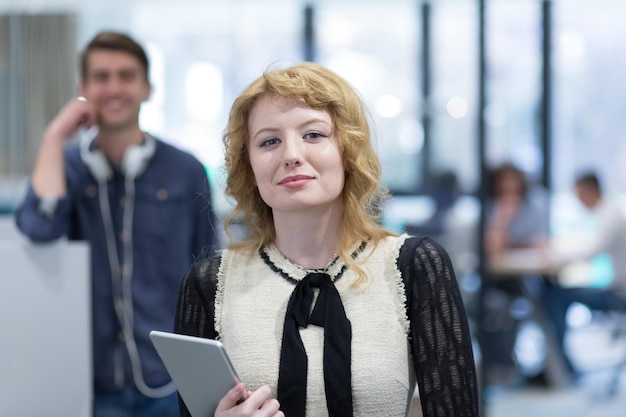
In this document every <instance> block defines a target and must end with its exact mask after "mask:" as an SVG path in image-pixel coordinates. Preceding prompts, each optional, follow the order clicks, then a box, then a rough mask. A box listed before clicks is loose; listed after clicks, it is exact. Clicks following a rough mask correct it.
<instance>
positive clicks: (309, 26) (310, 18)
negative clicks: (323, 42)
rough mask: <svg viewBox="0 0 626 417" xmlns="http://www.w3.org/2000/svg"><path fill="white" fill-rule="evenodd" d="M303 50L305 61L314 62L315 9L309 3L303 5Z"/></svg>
mask: <svg viewBox="0 0 626 417" xmlns="http://www.w3.org/2000/svg"><path fill="white" fill-rule="evenodd" d="M303 52H304V60H305V61H310V62H315V52H316V45H315V9H314V8H313V6H312V5H310V4H307V5H306V6H305V7H304V33H303Z"/></svg>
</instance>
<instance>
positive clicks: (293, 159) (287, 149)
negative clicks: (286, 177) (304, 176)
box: [283, 138, 303, 166]
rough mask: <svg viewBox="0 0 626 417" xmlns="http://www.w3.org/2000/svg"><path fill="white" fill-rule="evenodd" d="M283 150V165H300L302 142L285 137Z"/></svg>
mask: <svg viewBox="0 0 626 417" xmlns="http://www.w3.org/2000/svg"><path fill="white" fill-rule="evenodd" d="M283 149H284V152H283V163H284V164H285V166H293V165H300V164H301V163H302V160H303V153H302V151H303V150H302V142H301V141H300V140H298V139H297V138H296V139H287V140H286V141H285V146H284V148H283Z"/></svg>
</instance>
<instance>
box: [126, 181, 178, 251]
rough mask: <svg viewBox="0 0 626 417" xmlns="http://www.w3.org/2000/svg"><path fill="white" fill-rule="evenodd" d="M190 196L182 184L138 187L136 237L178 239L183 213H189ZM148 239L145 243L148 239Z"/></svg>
mask: <svg viewBox="0 0 626 417" xmlns="http://www.w3.org/2000/svg"><path fill="white" fill-rule="evenodd" d="M188 202H189V198H188V197H187V198H186V197H185V192H184V191H183V190H182V189H181V188H177V187H172V186H166V185H164V186H151V187H145V188H141V189H138V190H137V191H136V193H135V208H134V216H133V217H134V223H135V233H137V234H138V235H136V236H135V238H140V239H141V240H144V236H145V238H146V239H147V240H148V242H151V243H153V244H163V243H164V242H168V241H176V239H175V236H176V235H177V230H178V229H179V226H180V222H181V220H183V219H181V217H183V216H188V215H189V214H188V210H186V209H185V207H186V206H187V205H188ZM148 242H146V243H148Z"/></svg>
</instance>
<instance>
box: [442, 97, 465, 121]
mask: <svg viewBox="0 0 626 417" xmlns="http://www.w3.org/2000/svg"><path fill="white" fill-rule="evenodd" d="M446 109H447V110H448V114H449V115H450V116H452V117H453V118H455V119H461V118H463V117H464V116H465V115H466V114H467V101H465V99H464V98H461V97H452V98H451V99H450V100H448V104H447V105H446Z"/></svg>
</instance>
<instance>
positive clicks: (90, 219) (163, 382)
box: [15, 32, 218, 417]
mask: <svg viewBox="0 0 626 417" xmlns="http://www.w3.org/2000/svg"><path fill="white" fill-rule="evenodd" d="M148 74H149V62H148V58H147V56H146V53H145V51H144V49H143V48H142V47H141V46H140V45H139V44H138V43H137V42H135V41H134V40H133V39H132V38H130V37H129V36H127V35H125V34H122V33H116V32H102V33H99V34H97V35H96V36H95V37H94V38H93V39H92V40H91V41H90V42H89V43H88V45H87V47H86V48H85V50H84V51H83V53H82V54H81V57H80V77H81V79H80V83H79V86H78V92H79V97H78V98H75V99H72V100H70V101H69V102H68V103H67V104H66V105H65V106H64V107H63V108H62V109H61V110H60V112H59V113H58V114H57V115H56V117H55V118H54V119H53V120H52V121H51V122H50V124H49V125H48V126H47V128H46V130H45V133H44V135H43V137H42V139H41V144H40V147H39V150H38V154H37V159H36V161H35V167H34V170H33V172H32V176H31V179H30V183H29V186H28V190H27V193H26V196H25V199H24V201H23V202H22V204H21V205H20V207H19V208H18V210H17V211H16V214H15V216H16V217H15V220H16V224H17V226H18V228H19V229H20V230H21V232H22V233H24V234H25V235H26V236H28V237H29V238H30V239H31V240H32V241H34V242H47V241H51V240H54V239H58V238H61V237H63V236H65V237H67V238H69V239H71V240H85V241H87V242H89V245H90V248H91V278H92V284H91V287H92V307H93V312H92V320H93V335H92V336H93V376H94V417H117V416H120V417H121V416H125V417H128V416H137V417H144V416H145V417H147V416H150V417H166V416H167V417H169V416H172V417H173V416H178V397H177V394H176V389H175V386H174V385H173V383H172V382H171V380H170V377H169V375H168V373H167V371H166V369H165V368H164V366H163V364H162V362H161V360H160V358H159V357H158V355H157V353H156V351H155V350H154V347H153V346H152V343H151V341H150V339H149V332H150V331H151V330H155V329H156V330H165V331H172V329H173V324H174V311H175V307H176V297H177V293H178V288H179V284H180V281H181V279H182V277H183V274H184V273H185V271H186V270H187V269H188V267H189V266H190V264H191V263H192V262H193V260H194V258H195V257H197V256H200V255H202V253H203V252H205V251H208V250H211V249H214V248H217V246H218V242H217V241H218V233H217V232H216V230H214V228H213V225H214V224H217V223H216V222H215V220H214V214H213V210H212V206H211V193H210V191H211V190H210V187H209V182H208V179H207V175H206V171H205V169H204V167H203V165H202V164H201V163H200V162H199V161H198V160H197V159H196V158H194V157H193V156H192V155H190V154H188V153H186V152H183V151H181V150H178V149H176V148H174V147H173V146H171V145H168V144H166V143H165V142H163V141H161V140H160V139H158V138H156V137H154V136H152V135H151V134H149V133H147V132H144V131H143V130H141V128H140V126H139V112H140V108H141V105H142V103H143V102H144V101H146V100H147V99H148V98H149V97H150V93H151V85H150V81H149V76H148ZM76 135H78V136H79V137H81V140H80V143H69V142H68V141H67V139H68V138H71V137H75V136H76ZM44 348H45V347H44Z"/></svg>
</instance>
